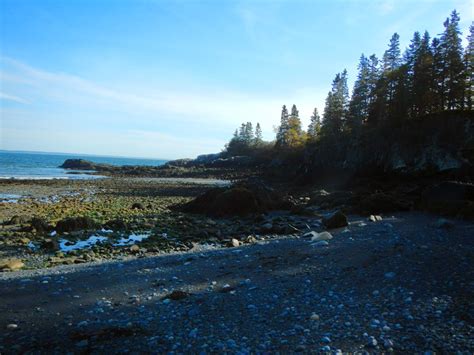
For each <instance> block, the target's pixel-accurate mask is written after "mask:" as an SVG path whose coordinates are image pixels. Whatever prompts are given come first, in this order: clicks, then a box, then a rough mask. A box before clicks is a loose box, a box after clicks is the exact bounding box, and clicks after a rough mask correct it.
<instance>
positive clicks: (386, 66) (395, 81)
mask: <svg viewBox="0 0 474 355" xmlns="http://www.w3.org/2000/svg"><path fill="white" fill-rule="evenodd" d="M400 65H401V58H400V36H399V35H398V33H394V34H393V36H392V38H390V43H389V46H388V49H387V50H386V51H385V53H384V55H383V73H382V75H383V78H384V85H383V86H380V87H379V89H380V92H379V95H381V96H385V97H380V102H379V104H380V108H381V109H382V108H383V113H382V115H381V118H382V117H383V118H385V119H393V118H394V116H393V114H394V112H395V111H396V109H395V108H394V105H395V103H394V98H395V91H396V89H397V87H399V84H400V83H399V79H400V78H399V74H400V73H399V72H398V68H399V67H400ZM383 91H385V92H383ZM383 106H385V107H383Z"/></svg>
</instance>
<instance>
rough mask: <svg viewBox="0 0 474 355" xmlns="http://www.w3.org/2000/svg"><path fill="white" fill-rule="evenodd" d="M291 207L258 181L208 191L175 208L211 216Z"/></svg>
mask: <svg viewBox="0 0 474 355" xmlns="http://www.w3.org/2000/svg"><path fill="white" fill-rule="evenodd" d="M292 207H293V204H292V203H291V202H290V201H289V200H288V199H285V198H284V197H283V196H281V195H280V194H278V193H277V192H276V191H275V190H273V189H272V188H270V187H268V186H267V185H265V184H263V183H262V182H260V181H258V180H252V181H246V182H241V183H238V184H236V185H234V186H231V187H226V188H215V189H211V190H209V191H207V192H205V193H204V194H202V195H200V196H198V197H196V198H195V199H194V200H192V201H191V202H189V203H187V204H185V205H182V206H179V207H177V208H178V209H180V210H181V211H183V212H191V213H200V214H207V215H212V216H232V215H240V216H241V215H247V214H252V213H262V212H266V211H270V210H278V209H282V210H285V209H286V210H289V209H291V208H292Z"/></svg>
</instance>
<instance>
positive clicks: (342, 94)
mask: <svg viewBox="0 0 474 355" xmlns="http://www.w3.org/2000/svg"><path fill="white" fill-rule="evenodd" d="M348 103H349V89H348V88H347V71H346V70H345V69H344V71H343V72H342V73H338V74H337V75H336V77H335V79H334V80H333V82H332V88H331V91H330V92H329V93H328V96H327V98H326V105H325V107H324V121H323V127H322V130H323V133H324V134H325V135H327V134H329V135H337V134H339V133H340V132H341V130H342V126H343V124H344V121H345V119H346V117H347V111H348Z"/></svg>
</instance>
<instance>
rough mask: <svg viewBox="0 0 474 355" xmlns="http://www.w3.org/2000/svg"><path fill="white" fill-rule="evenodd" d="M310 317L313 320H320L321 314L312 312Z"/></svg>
mask: <svg viewBox="0 0 474 355" xmlns="http://www.w3.org/2000/svg"><path fill="white" fill-rule="evenodd" d="M310 319H311V320H319V315H318V314H316V313H313V314H311V317H310Z"/></svg>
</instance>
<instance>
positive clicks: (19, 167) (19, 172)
mask: <svg viewBox="0 0 474 355" xmlns="http://www.w3.org/2000/svg"><path fill="white" fill-rule="evenodd" d="M66 159H85V160H90V161H93V162H94V163H105V164H111V165H117V166H119V165H147V166H159V165H163V164H164V163H165V162H166V160H159V159H155V160H153V159H136V158H120V157H104V156H90V155H81V154H53V153H35V152H13V151H5V150H0V179H11V178H14V179H18V180H43V179H48V180H50V179H70V180H81V179H98V178H104V176H99V175H91V174H86V172H85V171H74V170H66V169H61V168H59V166H60V165H61V164H62V163H64V161H65V160H66Z"/></svg>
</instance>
